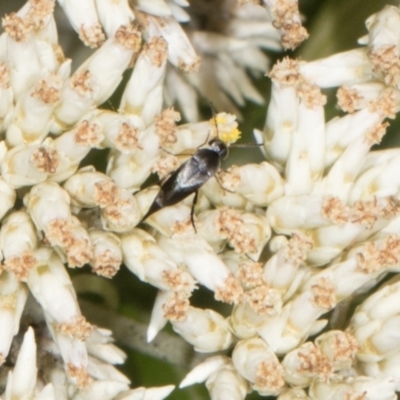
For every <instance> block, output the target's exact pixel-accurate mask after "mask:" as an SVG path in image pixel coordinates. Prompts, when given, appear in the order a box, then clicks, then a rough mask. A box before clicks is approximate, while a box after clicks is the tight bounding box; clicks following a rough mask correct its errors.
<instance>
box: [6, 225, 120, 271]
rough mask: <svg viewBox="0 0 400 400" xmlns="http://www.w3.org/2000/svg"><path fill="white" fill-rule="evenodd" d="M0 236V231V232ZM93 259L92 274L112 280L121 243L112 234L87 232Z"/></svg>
mask: <svg viewBox="0 0 400 400" xmlns="http://www.w3.org/2000/svg"><path fill="white" fill-rule="evenodd" d="M0 234H1V231H0ZM89 237H90V242H91V244H92V250H93V257H92V260H91V261H90V264H91V266H92V270H93V272H95V273H96V274H97V275H101V276H105V277H106V278H112V277H113V276H114V275H115V274H116V273H117V272H118V270H119V267H120V266H121V264H122V250H121V241H120V239H119V237H118V236H117V235H114V234H113V233H112V232H104V231H102V230H94V229H91V230H89Z"/></svg>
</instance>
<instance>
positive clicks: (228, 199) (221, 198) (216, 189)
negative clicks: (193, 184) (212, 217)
mask: <svg viewBox="0 0 400 400" xmlns="http://www.w3.org/2000/svg"><path fill="white" fill-rule="evenodd" d="M228 174H229V173H228ZM218 176H220V174H218ZM218 179H219V178H218ZM226 179H227V180H229V176H227V177H226ZM227 189H229V188H227ZM229 190H230V189H229ZM201 192H202V193H204V194H205V195H206V196H207V198H208V199H210V202H211V203H212V204H213V205H214V206H215V207H216V208H221V207H231V208H234V209H243V210H251V209H252V208H253V205H252V203H251V202H250V201H249V200H247V199H246V198H245V197H244V196H242V195H241V194H239V193H236V192H234V191H232V192H231V191H228V190H225V189H224V186H223V185H222V184H221V183H219V182H218V181H217V179H216V178H215V177H213V178H211V179H209V180H208V181H207V182H206V183H205V184H204V185H203V186H202V188H201Z"/></svg>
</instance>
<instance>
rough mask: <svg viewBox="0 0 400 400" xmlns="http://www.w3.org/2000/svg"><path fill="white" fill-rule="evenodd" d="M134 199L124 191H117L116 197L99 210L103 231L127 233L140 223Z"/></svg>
mask: <svg viewBox="0 0 400 400" xmlns="http://www.w3.org/2000/svg"><path fill="white" fill-rule="evenodd" d="M140 218H141V215H140V211H139V209H138V205H137V202H136V198H135V197H134V196H133V195H132V194H131V193H130V192H129V191H128V190H125V189H119V190H118V197H117V198H116V199H115V200H114V201H113V202H112V203H110V204H108V205H107V206H106V207H105V208H103V209H102V210H101V222H102V224H103V227H104V229H106V230H110V231H113V232H116V233H122V232H128V231H130V230H131V229H132V228H134V227H135V226H136V225H137V224H138V223H139V222H140Z"/></svg>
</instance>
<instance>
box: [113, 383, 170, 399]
mask: <svg viewBox="0 0 400 400" xmlns="http://www.w3.org/2000/svg"><path fill="white" fill-rule="evenodd" d="M174 389H175V386H174V385H167V386H160V387H151V388H145V387H139V388H136V389H132V390H129V391H126V392H124V393H122V394H120V395H119V396H118V400H163V399H165V398H167V397H168V395H169V394H170V393H171V392H172V391H173V390H174Z"/></svg>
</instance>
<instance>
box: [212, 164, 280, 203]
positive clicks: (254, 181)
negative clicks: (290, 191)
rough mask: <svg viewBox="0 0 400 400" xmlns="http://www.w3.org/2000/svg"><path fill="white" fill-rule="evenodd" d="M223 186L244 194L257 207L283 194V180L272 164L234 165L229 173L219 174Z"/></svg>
mask: <svg viewBox="0 0 400 400" xmlns="http://www.w3.org/2000/svg"><path fill="white" fill-rule="evenodd" d="M219 179H220V183H221V186H222V187H223V188H225V189H228V190H232V191H233V192H235V193H236V194H240V195H242V196H243V197H244V198H246V199H247V200H249V201H250V202H251V203H252V204H254V205H255V206H257V207H266V206H269V204H270V203H271V202H273V201H274V200H275V199H277V198H280V197H281V196H282V195H283V190H284V187H283V180H282V177H281V176H280V174H279V172H278V171H277V170H276V168H275V167H273V166H272V165H271V164H268V163H267V162H263V163H261V164H246V165H242V166H240V167H237V166H233V167H231V168H229V169H228V170H227V173H224V174H223V175H222V179H221V174H219Z"/></svg>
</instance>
